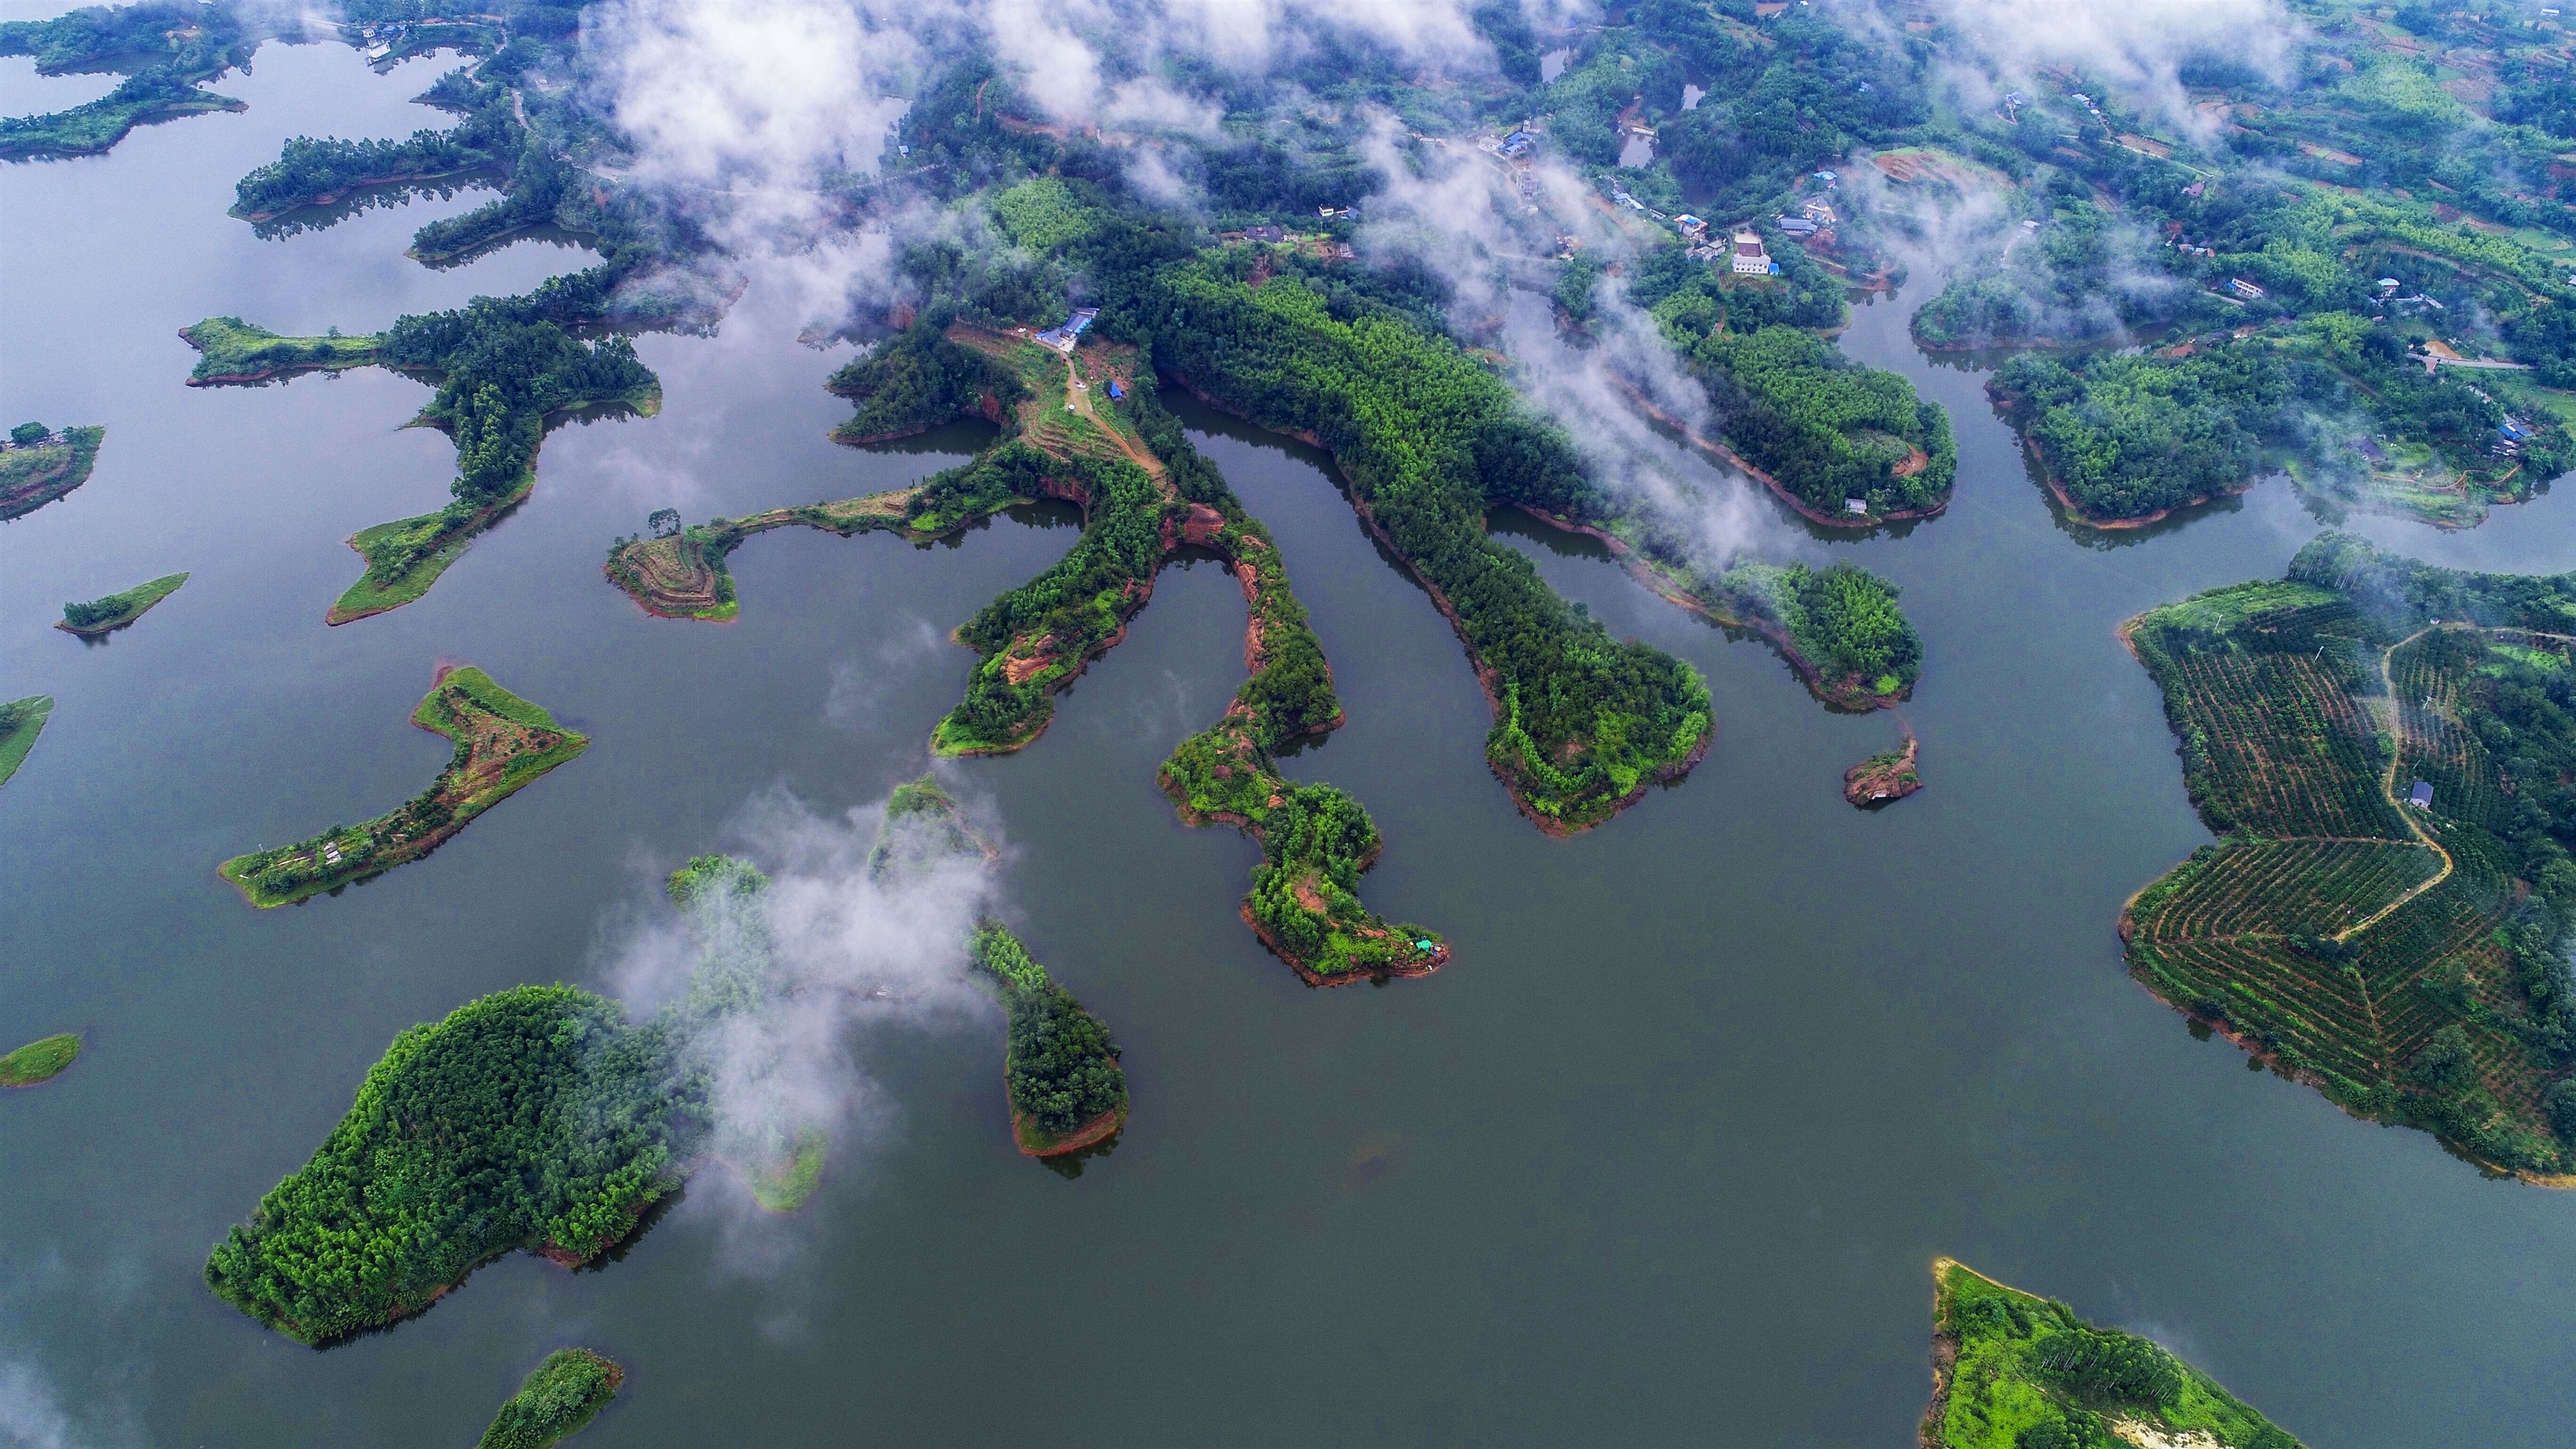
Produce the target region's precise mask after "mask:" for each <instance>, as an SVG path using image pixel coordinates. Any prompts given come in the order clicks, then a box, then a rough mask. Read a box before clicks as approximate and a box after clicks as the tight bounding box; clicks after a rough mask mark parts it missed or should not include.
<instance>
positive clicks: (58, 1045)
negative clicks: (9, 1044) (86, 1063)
mask: <svg viewBox="0 0 2576 1449" xmlns="http://www.w3.org/2000/svg"><path fill="white" fill-rule="evenodd" d="M80 1054H81V1039H80V1038H79V1037H78V1036H77V1035H75V1034H73V1033H71V1032H68V1031H66V1032H61V1033H58V1034H56V1035H54V1036H49V1037H45V1038H42V1039H40V1040H37V1041H31V1042H29V1043H27V1044H26V1045H25V1046H22V1047H20V1048H18V1049H17V1050H16V1051H14V1052H11V1053H9V1054H8V1055H7V1056H5V1057H0V1087H32V1086H35V1085H36V1084H37V1083H39V1082H50V1081H52V1080H53V1079H54V1078H56V1077H59V1076H61V1075H62V1074H63V1069H64V1068H66V1067H68V1066H70V1065H71V1064H72V1061H73V1059H74V1058H76V1057H78V1056H79V1055H80Z"/></svg>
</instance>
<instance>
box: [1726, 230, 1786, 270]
mask: <svg viewBox="0 0 2576 1449" xmlns="http://www.w3.org/2000/svg"><path fill="white" fill-rule="evenodd" d="M1733 266H1734V269H1735V274H1736V275H1737V276H1739V277H1767V276H1769V275H1770V274H1772V273H1773V272H1776V271H1778V270H1780V264H1779V263H1778V262H1775V261H1773V260H1771V254H1770V253H1769V252H1766V251H1764V250H1763V249H1762V238H1761V237H1760V236H1759V235H1758V234H1756V233H1755V232H1754V231H1752V230H1751V229H1750V228H1747V227H1737V228H1736V229H1735V256H1734V261H1733Z"/></svg>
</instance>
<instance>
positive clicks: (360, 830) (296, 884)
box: [220, 665, 590, 908]
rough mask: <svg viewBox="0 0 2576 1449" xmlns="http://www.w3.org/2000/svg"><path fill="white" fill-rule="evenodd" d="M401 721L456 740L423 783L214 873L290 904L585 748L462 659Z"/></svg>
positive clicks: (411, 848) (407, 848)
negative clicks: (382, 810) (364, 816)
mask: <svg viewBox="0 0 2576 1449" xmlns="http://www.w3.org/2000/svg"><path fill="white" fill-rule="evenodd" d="M411 722H412V723H413V724H415V725H418V726H419V727H420V728H422V729H425V730H428V731H430V732H432V733H434V734H440V735H445V736H446V737H447V738H448V739H450V740H453V741H454V742H455V744H456V753H455V754H454V756H453V757H451V758H450V759H449V760H448V762H447V767H446V768H445V769H443V770H441V771H439V772H438V778H437V779H435V780H433V781H431V782H430V785H429V788H428V789H426V790H423V791H421V792H420V793H419V794H418V795H415V796H413V797H412V798H411V799H409V800H406V801H404V802H403V803H402V804H401V805H400V806H398V807H396V808H395V809H394V810H392V811H390V812H388V813H386V814H383V815H379V816H377V817H376V818H374V819H372V820H367V821H363V822H361V823H359V824H357V825H355V826H348V825H335V826H333V827H331V828H330V829H329V830H326V831H323V832H322V833H321V834H319V835H316V836H314V837H312V838H311V839H309V840H304V841H299V842H297V843H296V844H294V845H289V846H281V847H278V848H275V849H269V850H258V851H253V852H252V853H250V854H248V855H237V856H234V857H233V858H232V859H230V860H227V861H225V862H224V863H223V865H222V867H221V868H220V873H221V874H222V876H223V878H224V879H225V880H227V881H230V882H232V884H233V886H234V887H235V888H236V889H238V890H239V891H240V892H241V893H242V898H243V899H245V900H247V901H249V902H250V903H251V904H252V905H255V906H259V907H262V908H267V907H272V906H285V905H293V904H294V903H295V902H297V901H301V900H306V899H309V898H310V897H313V896H316V895H319V894H321V893H322V892H324V891H336V890H338V889H340V888H341V887H342V886H345V885H349V884H351V883H352V882H355V881H362V880H372V879H374V878H375V877H377V876H379V875H382V874H384V873H385V872H386V871H389V870H391V869H393V868H394V867H395V866H398V865H402V864H405V863H407V862H410V861H414V860H418V859H420V858H421V857H422V856H424V855H427V854H429V853H430V852H431V851H433V850H436V849H437V848H438V847H439V846H440V845H441V844H443V843H445V842H446V840H447V838H448V837H449V836H452V835H454V834H455V833H456V832H458V831H460V830H462V829H464V828H465V826H466V823H467V822H468V821H471V820H472V819H474V818H475V817H476V816H478V815H481V814H482V813H483V812H484V811H486V810H489V809H491V808H492V807H493V806H495V805H497V804H499V803H501V802H502V801H503V800H506V799H508V798H509V797H510V796H511V795H513V794H515V793H516V792H517V791H518V790H520V789H521V788H522V787H524V786H526V785H527V784H529V783H530V782H532V781H534V780H535V779H536V778H537V777H538V776H539V775H542V774H544V773H546V772H547V771H548V770H551V769H553V768H554V767H555V766H557V765H560V764H564V763H566V762H567V761H569V760H571V759H573V758H574V757H575V756H577V755H579V754H580V753H581V752H582V751H583V750H586V749H588V748H590V739H589V737H588V736H586V735H578V734H575V733H573V732H572V731H570V730H567V729H565V728H564V727H563V726H562V725H559V724H557V723H555V719H554V716H552V715H550V714H548V713H546V712H545V711H544V710H543V709H541V708H539V707H538V706H536V705H533V704H530V703H529V702H528V701H526V700H524V699H521V698H519V697H518V696H517V695H515V694H512V693H510V692H509V691H508V690H506V689H503V688H502V687H501V686H500V685H498V684H495V683H493V682H492V677H491V676H490V675H487V674H485V673H484V672H483V671H482V670H480V669H476V668H474V667H473V666H471V665H467V666H464V667H462V668H455V669H441V670H440V671H439V674H438V679H437V682H436V683H434V684H433V685H431V686H430V691H429V693H428V694H427V695H425V696H424V697H423V698H422V699H421V702H420V705H419V707H418V708H416V709H414V710H413V711H412V716H411Z"/></svg>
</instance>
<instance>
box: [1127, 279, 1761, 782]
mask: <svg viewBox="0 0 2576 1449" xmlns="http://www.w3.org/2000/svg"><path fill="white" fill-rule="evenodd" d="M1250 260H1251V259H1250V258H1249V257H1248V256H1243V255H1241V254H1217V255H1215V256H1211V257H1208V258H1204V259H1198V260H1194V261H1189V262H1184V263H1180V264H1176V265H1173V266H1171V267H1168V268H1166V269H1164V271H1163V272H1162V273H1161V274H1160V276H1159V277H1158V279H1157V280H1158V283H1159V285H1158V286H1157V287H1156V289H1155V292H1154V293H1153V294H1152V295H1151V296H1150V297H1149V298H1148V299H1146V300H1147V301H1148V302H1149V303H1150V305H1152V306H1153V307H1154V309H1155V310H1154V311H1153V312H1152V313H1151V314H1149V315H1148V316H1147V317H1146V318H1144V319H1142V320H1143V321H1144V323H1145V324H1146V325H1148V326H1150V327H1151V328H1152V332H1153V336H1154V339H1155V358H1156V361H1157V362H1158V363H1161V364H1163V365H1165V366H1167V367H1168V368H1170V370H1172V371H1173V372H1175V373H1177V374H1178V375H1179V376H1181V377H1183V378H1185V379H1187V380H1188V381H1189V382H1190V383H1191V384H1192V385H1193V386H1195V387H1198V388H1202V389H1204V390H1206V391H1208V392H1210V393H1212V394H1214V395H1216V396H1218V397H1220V398H1222V399H1223V400H1224V401H1225V402H1226V403H1227V404H1228V405H1229V406H1232V407H1235V408H1238V409H1240V410H1241V411H1243V412H1245V413H1246V414H1248V415H1249V416H1251V417H1252V418H1253V419H1254V420H1256V421H1258V422H1260V423H1262V424H1264V425H1266V426H1269V427H1274V428H1278V429H1281V430H1283V431H1289V432H1299V433H1310V434H1312V435H1314V436H1315V437H1316V438H1317V439H1318V440H1319V441H1320V442H1321V443H1322V444H1323V446H1324V447H1325V448H1326V449H1328V450H1329V451H1331V452H1332V454H1333V455H1334V458H1335V460H1336V461H1337V462H1339V463H1340V464H1341V467H1342V470H1343V472H1344V474H1345V475H1346V476H1347V478H1348V479H1349V481H1350V487H1351V492H1352V496H1353V498H1354V500H1355V501H1356V502H1357V503H1358V504H1359V505H1360V506H1361V508H1362V510H1363V514H1364V516H1365V517H1367V519H1368V520H1369V521H1370V523H1371V524H1372V526H1373V527H1375V528H1376V529H1377V530H1378V531H1379V532H1380V533H1381V534H1382V535H1383V536H1384V537H1385V538H1386V539H1387V541H1388V542H1389V544H1390V545H1391V546H1392V547H1393V548H1394V549H1395V551H1396V552H1397V553H1398V554H1399V555H1400V556H1402V557H1403V558H1404V559H1405V561H1406V562H1407V563H1409V564H1411V565H1412V566H1413V568H1414V569H1415V570H1416V571H1417V572H1418V573H1419V574H1420V575H1421V577H1422V579H1423V580H1424V582H1425V583H1426V584H1428V585H1429V586H1430V587H1431V588H1432V589H1433V590H1434V597H1435V598H1437V599H1438V600H1439V601H1440V602H1441V603H1442V604H1443V605H1444V607H1445V608H1446V610H1447V611H1448V612H1449V613H1450V615H1451V618H1452V620H1453V622H1454V623H1456V625H1457V627H1458V631H1459V634H1460V636H1461V637H1462V638H1463V639H1464V640H1465V642H1466V644H1467V647H1468V651H1469V653H1470V655H1471V656H1472V657H1473V658H1474V659H1475V661H1476V663H1477V665H1478V666H1479V670H1480V673H1483V674H1484V675H1485V677H1486V687H1487V691H1488V693H1489V694H1490V695H1492V696H1493V698H1494V703H1495V716H1496V718H1495V725H1494V731H1493V734H1492V735H1491V736H1490V737H1489V739H1488V741H1487V757H1488V759H1490V760H1491V761H1492V763H1493V765H1494V768H1495V770H1496V772H1497V773H1499V774H1500V775H1501V776H1502V777H1503V779H1504V780H1505V781H1506V782H1507V783H1508V784H1509V785H1510V786H1511V787H1512V791H1513V795H1514V798H1515V799H1516V800H1518V801H1519V802H1520V803H1521V804H1522V806H1523V807H1524V808H1525V809H1527V810H1528V811H1529V812H1530V813H1531V815H1532V816H1533V817H1534V818H1536V819H1538V820H1540V821H1541V822H1542V823H1544V824H1547V825H1550V826H1554V827H1558V828H1570V829H1580V828H1582V827H1585V826H1589V825H1595V824H1598V823H1600V822H1601V821H1603V820H1606V819H1608V818H1609V817H1610V816H1611V815H1612V814H1614V813H1616V811H1617V810H1618V809H1619V808H1620V807H1621V806H1623V805H1625V804H1626V803H1628V802H1629V801H1630V800H1633V799H1635V798H1636V797H1637V796H1638V795H1640V794H1641V793H1642V792H1643V791H1644V789H1645V787H1646V785H1647V784H1648V783H1649V782H1650V781H1652V780H1654V779H1657V778H1671V777H1675V776H1678V775H1680V774H1682V773H1684V772H1686V771H1687V770H1688V769H1689V767H1690V763H1691V762H1692V761H1693V760H1694V759H1695V758H1696V757H1697V753H1698V751H1699V750H1700V749H1701V747H1702V743H1703V741H1704V739H1705V738H1706V735H1707V732H1708V730H1709V728H1710V720H1709V703H1708V690H1707V688H1706V686H1704V685H1703V684H1701V682H1700V681H1699V679H1698V677H1697V675H1696V674H1695V673H1693V672H1692V670H1691V669H1690V668H1689V667H1688V666H1686V665H1684V664H1682V663H1680V662H1679V661H1677V660H1675V659H1673V658H1672V657H1671V656H1669V655H1667V654H1664V653H1663V652H1662V651H1660V650H1657V649H1653V648H1649V647H1647V646H1645V645H1642V644H1634V643H1620V642H1618V641H1616V640H1613V639H1612V638H1611V637H1610V635H1609V632H1608V631H1607V630H1605V629H1603V628H1602V627H1601V625H1600V624H1598V623H1597V622H1594V621H1593V620H1591V619H1590V618H1588V617H1586V616H1584V615H1581V614H1578V613H1576V612H1575V611H1574V610H1572V609H1570V608H1568V607H1567V606H1566V604H1565V602H1564V600H1562V599H1559V598H1558V597H1557V596H1556V595H1555V593H1554V592H1553V591H1551V590H1550V589H1549V588H1548V587H1547V585H1546V584H1545V583H1543V582H1541V581H1540V580H1539V577H1538V572H1537V570H1536V568H1535V567H1534V566H1533V565H1532V564H1531V563H1530V562H1529V560H1528V559H1526V558H1525V557H1523V556H1522V555H1520V554H1519V553H1517V552H1516V551H1514V550H1512V549H1510V548H1507V547H1505V546H1504V545H1502V544H1500V543H1497V542H1495V541H1494V540H1492V539H1490V538H1488V537H1487V536H1486V534H1485V530H1484V518H1485V514H1486V512H1487V511H1488V510H1489V509H1492V508H1495V507H1499V506H1503V505H1505V504H1510V503H1523V502H1526V503H1536V504H1540V505H1542V506H1549V507H1553V508H1558V509H1564V508H1567V507H1568V506H1569V505H1576V504H1579V503H1580V502H1582V501H1585V500H1588V499H1589V497H1590V495H1591V488H1592V485H1591V484H1590V483H1589V482H1588V481H1587V480H1586V479H1585V478H1584V477H1583V476H1582V474H1581V472H1580V470H1579V469H1578V467H1577V465H1576V463H1575V461H1574V457H1573V453H1572V450H1571V449H1570V448H1569V447H1568V446H1567V445H1566V443H1565V442H1564V440H1563V439H1562V437H1561V436H1559V435H1558V434H1557V433H1556V432H1555V431H1554V430H1553V429H1551V428H1548V427H1546V426H1545V425H1543V424H1541V423H1539V422H1537V421H1536V420H1534V419H1532V418H1530V417H1529V416H1528V415H1527V414H1526V413H1525V412H1523V411H1522V410H1521V409H1520V408H1519V406H1518V405H1517V404H1516V403H1515V402H1514V400H1513V398H1512V396H1511V393H1510V390H1509V389H1508V388H1507V387H1505V386H1504V385H1503V383H1502V382H1501V381H1500V380H1499V379H1497V378H1495V377H1494V376H1493V375H1492V374H1491V373H1489V372H1486V371H1484V370H1483V369H1482V368H1480V367H1478V366H1477V365H1476V364H1475V363H1474V362H1473V361H1472V360H1470V359H1469V358H1467V357H1466V356H1465V355H1464V354H1463V353H1462V352H1460V351H1459V349H1458V348H1457V346H1456V345H1455V344H1454V343H1452V342H1450V341H1448V340H1447V339H1446V338H1444V337H1438V336H1432V335H1427V334H1425V333H1424V332H1423V331H1421V330H1420V329H1419V328H1418V327H1416V326H1415V325H1414V324H1412V323H1411V322H1410V321H1408V320H1406V319H1405V318H1403V317H1401V316H1399V315H1396V314H1394V313H1393V312H1391V311H1388V310H1385V309H1382V308H1373V307H1363V308H1359V309H1353V310H1350V311H1349V312H1347V314H1345V313H1343V312H1342V311H1341V310H1340V309H1338V308H1336V307H1335V306H1334V305H1333V304H1332V299H1330V298H1329V297H1328V296H1327V295H1326V294H1323V293H1319V292H1318V291H1316V290H1314V289H1312V288H1310V287H1308V286H1306V285H1304V284H1303V282H1302V279H1300V278H1297V277H1294V276H1286V275H1283V276H1277V277H1273V278H1271V279H1270V280H1269V281H1268V282H1266V283H1265V284H1264V285H1262V286H1260V287H1259V288H1254V287H1251V286H1248V285H1246V284H1245V278H1244V277H1243V275H1242V269H1243V268H1245V267H1248V266H1249V264H1250ZM1583 511H1585V512H1587V513H1588V512H1592V511H1595V510H1593V509H1591V508H1588V507H1587V508H1585V509H1584V510H1583Z"/></svg>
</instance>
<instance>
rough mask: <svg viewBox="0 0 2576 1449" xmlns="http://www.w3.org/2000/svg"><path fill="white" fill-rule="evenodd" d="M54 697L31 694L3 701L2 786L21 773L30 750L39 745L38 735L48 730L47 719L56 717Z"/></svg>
mask: <svg viewBox="0 0 2576 1449" xmlns="http://www.w3.org/2000/svg"><path fill="white" fill-rule="evenodd" d="M53 714H54V697H53V696H52V695H50V694H31V695H29V696H27V697H26V698H25V699H13V700H10V701H9V702H8V703H6V704H0V785H6V784H8V783H9V777H10V776H12V775H15V774H17V773H18V767H19V766H20V765H23V764H25V763H27V752H28V751H29V750H32V749H34V748H35V747H36V736H38V735H40V734H43V733H44V732H45V721H46V720H48V719H51V718H53Z"/></svg>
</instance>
